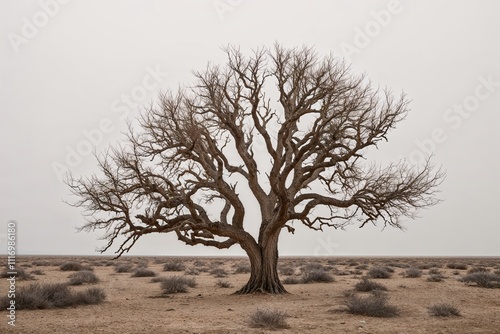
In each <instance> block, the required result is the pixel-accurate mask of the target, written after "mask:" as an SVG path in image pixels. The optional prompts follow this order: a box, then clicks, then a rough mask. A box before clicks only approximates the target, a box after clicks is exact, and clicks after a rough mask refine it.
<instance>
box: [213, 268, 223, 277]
mask: <svg viewBox="0 0 500 334" xmlns="http://www.w3.org/2000/svg"><path fill="white" fill-rule="evenodd" d="M210 275H213V276H215V277H226V276H227V271H225V270H224V269H222V268H214V269H212V270H210Z"/></svg>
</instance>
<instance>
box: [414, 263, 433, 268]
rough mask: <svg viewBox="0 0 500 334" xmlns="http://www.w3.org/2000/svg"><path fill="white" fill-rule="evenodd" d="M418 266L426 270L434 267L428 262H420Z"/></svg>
mask: <svg viewBox="0 0 500 334" xmlns="http://www.w3.org/2000/svg"><path fill="white" fill-rule="evenodd" d="M417 268H418V269H420V270H426V269H431V268H432V266H431V265H430V264H427V263H426V264H419V265H418V266H417Z"/></svg>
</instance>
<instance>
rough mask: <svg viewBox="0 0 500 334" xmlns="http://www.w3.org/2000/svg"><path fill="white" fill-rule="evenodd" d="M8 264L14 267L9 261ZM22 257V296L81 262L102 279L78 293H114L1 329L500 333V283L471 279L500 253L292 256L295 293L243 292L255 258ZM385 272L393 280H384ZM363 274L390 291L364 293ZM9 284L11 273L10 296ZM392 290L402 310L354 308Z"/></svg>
mask: <svg viewBox="0 0 500 334" xmlns="http://www.w3.org/2000/svg"><path fill="white" fill-rule="evenodd" d="M1 261H3V262H2V263H7V259H6V257H5V256H4V257H2V258H1ZM16 261H17V262H16V265H17V268H22V269H24V272H25V273H26V274H28V276H29V275H31V276H32V277H31V279H21V278H18V279H17V280H16V295H18V296H19V294H20V293H22V290H23V289H25V288H27V287H28V286H29V285H30V284H34V283H38V284H46V283H67V282H69V281H70V278H69V276H70V275H72V274H74V273H75V272H76V271H71V270H70V271H67V270H62V269H63V268H64V265H68V263H70V264H73V265H74V264H75V263H76V264H78V265H81V266H83V269H86V270H89V271H91V272H93V273H94V275H95V276H97V278H98V282H96V283H84V284H80V285H78V284H76V285H70V289H71V290H72V291H74V292H78V291H83V290H84V289H87V288H89V287H98V288H100V289H102V291H104V293H105V295H106V298H105V299H104V301H102V302H100V303H98V304H93V305H77V306H69V307H65V308H47V309H33V310H31V309H26V310H25V309H20V310H16V322H15V325H16V326H15V327H13V326H10V325H8V323H7V322H8V321H9V319H8V315H9V313H8V312H7V311H6V310H5V309H3V310H1V311H0V314H1V315H2V317H1V319H2V320H1V321H0V333H24V334H29V333H33V334H40V333H110V334H111V333H113V334H114V333H120V334H126V333H214V334H215V333H239V334H243V333H280V332H281V333H436V334H437V333H439V334H445V333H500V316H499V315H500V288H499V287H500V282H498V281H495V280H493V281H492V282H491V283H492V284H491V285H486V287H481V286H479V285H478V283H477V282H476V281H474V280H467V279H464V278H466V277H471V276H470V275H471V274H473V273H480V274H479V276H480V275H481V273H488V274H489V275H491V277H500V258H437V257H436V258H411V257H409V258H382V257H373V258H368V257H282V258H280V262H279V271H280V277H281V280H282V282H285V283H286V284H284V286H285V288H286V289H287V290H288V292H289V293H288V294H285V295H268V294H252V295H237V294H234V292H235V291H236V290H238V289H239V288H241V287H242V286H243V285H244V284H245V283H246V281H247V280H248V277H249V275H250V274H249V262H248V260H247V259H245V258H238V257H234V258H233V257H220V258H215V257H210V258H208V257H166V256H165V257H161V256H156V257H121V258H119V259H116V260H112V259H111V258H110V257H103V256H95V257H76V256H66V257H62V256H19V257H17V258H16ZM77 267H78V266H77ZM75 269H77V270H78V269H82V268H75ZM317 271H321V273H323V274H325V273H326V275H327V276H329V277H332V278H333V281H331V282H315V281H314V280H312V282H308V283H306V280H304V277H305V276H307V274H308V273H309V274H311V272H313V273H316V274H317ZM377 271H378V273H377ZM380 273H382V274H380ZM384 273H385V274H388V275H387V276H386V278H379V277H383V276H384V275H385V274H384ZM495 275H496V276H495ZM4 276H5V275H4ZM172 276H178V277H181V278H186V279H188V280H190V281H191V282H194V284H192V286H189V287H186V292H181V293H167V292H166V290H165V286H166V285H164V284H166V283H162V282H163V281H164V280H165V279H167V280H168V278H169V277H172ZM313 276H314V275H313ZM473 276H474V275H473ZM309 277H311V276H309ZM474 277H476V276H474ZM363 278H365V282H366V279H368V280H369V282H376V283H379V284H381V285H382V286H383V287H385V288H386V289H387V290H386V291H384V292H379V293H375V294H374V293H373V292H361V291H356V292H355V290H356V289H357V288H356V287H357V286H358V288H359V285H358V284H359V283H361V282H363ZM8 289H9V282H8V280H7V279H5V278H3V279H2V280H1V282H0V293H1V295H0V298H3V299H4V301H5V299H6V298H7V291H8ZM358 290H359V289H358ZM382 293H383V295H384V298H385V300H386V302H387V303H388V304H390V305H391V306H394V307H395V308H396V309H397V314H396V315H394V316H387V317H383V316H382V317H380V316H379V317H376V316H370V315H364V314H353V313H355V312H352V310H351V309H350V307H349V305H351V304H349V303H352V298H353V296H358V297H359V298H362V299H361V300H364V299H363V298H367V297H369V296H371V295H378V294H382ZM16 298H17V297H16ZM358 301H359V299H358ZM440 305H441V306H442V305H448V306H450V307H452V308H453V309H454V310H456V311H457V312H458V313H459V315H450V314H445V315H448V316H436V315H435V312H434V313H433V312H432V309H430V308H431V307H432V306H440ZM257 310H269V311H276V312H278V313H280V314H282V315H283V317H284V321H286V324H287V325H288V326H287V328H282V329H280V328H277V329H272V328H267V327H265V326H264V327H255V324H252V323H251V322H250V316H251V315H252V314H254V313H255V312H256V311H257Z"/></svg>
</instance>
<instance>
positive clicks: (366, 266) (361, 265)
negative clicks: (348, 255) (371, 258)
mask: <svg viewBox="0 0 500 334" xmlns="http://www.w3.org/2000/svg"><path fill="white" fill-rule="evenodd" d="M355 269H358V270H366V269H368V265H367V264H360V265H359V266H356V267H355Z"/></svg>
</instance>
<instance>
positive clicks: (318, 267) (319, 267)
mask: <svg viewBox="0 0 500 334" xmlns="http://www.w3.org/2000/svg"><path fill="white" fill-rule="evenodd" d="M325 269H326V268H325V267H324V266H323V265H322V264H321V263H308V264H306V265H305V266H302V268H300V270H301V271H302V272H303V273H305V272H309V271H313V270H325Z"/></svg>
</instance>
